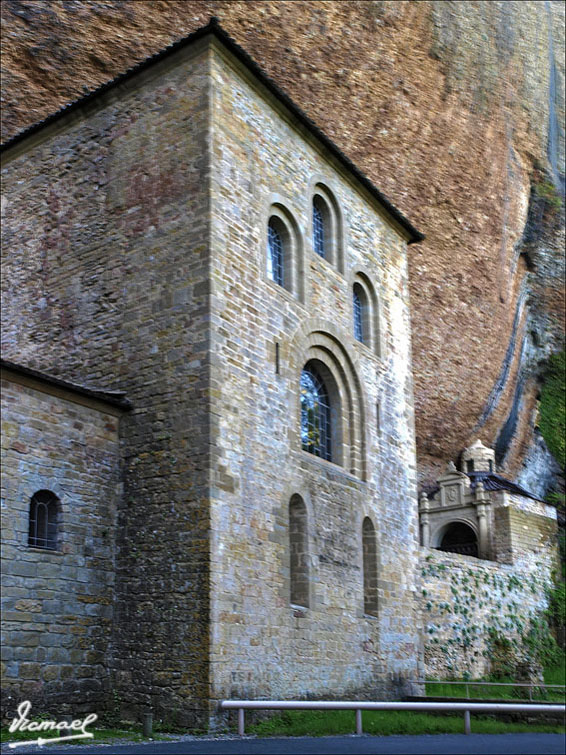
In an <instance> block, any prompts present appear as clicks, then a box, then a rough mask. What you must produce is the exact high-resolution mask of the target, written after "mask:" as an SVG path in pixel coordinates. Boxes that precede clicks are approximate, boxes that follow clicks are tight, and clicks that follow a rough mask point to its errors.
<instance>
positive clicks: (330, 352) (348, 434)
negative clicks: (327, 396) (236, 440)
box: [286, 319, 367, 480]
mask: <svg viewBox="0 0 566 755" xmlns="http://www.w3.org/2000/svg"><path fill="white" fill-rule="evenodd" d="M286 352H287V353H286V356H287V371H288V378H289V384H290V387H291V391H292V393H295V395H296V397H297V398H296V401H295V405H296V415H295V416H296V421H295V423H294V426H295V427H296V428H297V431H296V433H295V438H296V443H295V448H297V449H300V447H301V445H300V433H299V432H298V428H299V427H300V396H299V395H298V394H299V391H297V390H296V386H298V385H299V384H300V378H301V373H302V370H303V368H304V366H305V365H306V364H307V363H308V362H309V361H310V360H316V361H318V362H320V363H322V364H323V365H325V368H326V369H327V370H328V372H329V374H330V375H331V376H332V379H333V381H334V384H335V385H334V388H335V390H336V392H337V395H338V397H339V400H340V429H341V438H340V446H341V447H340V454H339V457H340V458H339V460H338V459H337V461H336V463H339V464H341V465H342V466H343V467H344V468H345V469H346V470H347V471H348V472H349V473H350V474H352V475H355V476H356V477H360V478H361V479H362V480H366V479H367V461H366V448H367V441H366V429H365V417H366V410H365V406H366V401H365V397H364V393H363V388H362V384H361V381H360V379H359V369H358V362H357V360H356V359H355V358H353V357H352V356H351V355H350V353H349V352H348V350H347V349H346V347H345V346H344V344H343V343H342V341H341V339H340V338H339V336H338V333H337V332H336V329H335V328H334V326H333V325H332V324H330V323H328V322H326V321H322V320H317V319H313V320H311V321H310V322H308V323H305V324H304V325H303V326H301V327H300V328H299V329H298V330H297V332H296V333H295V335H294V336H293V338H292V339H291V341H290V342H289V344H288V346H287V349H286Z"/></svg>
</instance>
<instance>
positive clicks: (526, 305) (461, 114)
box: [2, 0, 565, 492]
mask: <svg viewBox="0 0 566 755" xmlns="http://www.w3.org/2000/svg"><path fill="white" fill-rule="evenodd" d="M564 7H565V6H564V5H563V4H562V3H561V2H559V1H552V2H544V3H542V2H529V1H525V0H517V1H514V0H504V1H503V2H495V1H493V2H492V1H489V2H474V3H471V2H398V1H395V2H383V1H381V0H374V1H373V2H370V1H365V2H345V0H341V1H340V2H324V1H319V2H310V1H309V0H306V1H304V2H301V3H295V2H239V1H232V2H191V1H183V2H177V1H171V2H157V1H155V0H154V1H152V2H141V1H138V2H102V1H101V2H98V1H94V0H93V1H92V2H87V1H84V2H73V1H70V2H61V3H47V2H40V1H39V0H4V2H3V3H2V15H3V23H4V24H5V26H4V32H3V48H4V52H3V58H2V67H3V70H2V80H3V87H4V94H3V98H4V99H3V119H4V131H3V138H4V139H7V138H9V137H10V136H11V135H13V134H15V133H17V132H18V131H19V130H21V129H22V128H25V127H26V126H28V125H30V124H31V123H34V122H35V121H37V120H39V119H41V118H44V117H45V116H47V115H48V114H50V113H51V112H53V111H54V110H56V109H58V108H60V107H61V106H62V105H64V104H65V103H67V102H69V101H72V100H74V99H77V98H78V97H80V96H81V95H83V94H84V93H85V92H87V91H89V90H92V89H93V88H95V87H96V86H98V85H100V84H102V83H104V82H105V81H107V80H109V79H111V78H113V77H114V76H115V75H117V74H119V73H121V72H122V71H124V70H125V69H127V68H128V67H130V66H132V65H133V64H135V63H136V62H138V61H140V60H142V59H143V58H145V57H147V56H148V55H150V54H152V53H155V52H157V51H158V50H160V49H162V48H163V47H165V46H166V45H168V44H170V43H171V42H173V41H174V40H176V39H178V38H180V37H183V36H185V35H186V34H188V33H190V32H191V31H193V30H194V29H196V28H198V27H199V26H202V25H204V24H205V23H207V21H208V20H209V18H210V16H211V15H216V16H218V17H219V19H220V22H221V24H222V25H223V26H224V28H225V29H226V30H227V31H228V33H229V34H230V35H231V36H232V37H234V39H235V40H236V41H237V42H238V43H239V44H241V45H242V46H243V47H244V48H245V49H246V50H247V51H248V52H249V53H250V54H251V55H252V57H253V58H255V60H257V61H258V63H259V64H260V65H261V66H262V67H263V68H264V70H265V71H266V72H267V73H268V74H269V75H270V76H271V77H272V78H273V79H274V80H275V81H276V82H277V83H278V84H279V85H280V86H281V87H282V88H283V89H285V90H286V91H287V92H288V93H289V95H290V96H291V97H292V98H293V99H294V100H295V101H296V102H297V103H298V104H299V105H300V107H302V108H303V110H305V111H306V113H307V114H308V115H309V116H310V117H311V118H312V119H313V120H314V121H315V122H316V123H317V124H318V125H319V126H320V127H321V128H322V129H323V130H324V131H325V132H326V133H327V134H328V135H329V136H330V137H331V138H332V139H333V140H334V141H335V142H336V143H337V144H338V146H339V147H340V148H341V149H342V150H343V151H344V152H345V153H346V154H347V155H348V156H349V157H351V158H352V159H353V160H354V162H356V163H357V164H358V165H359V166H360V167H361V168H362V170H364V171H365V172H366V173H367V175H368V176H369V177H370V178H371V179H372V181H373V182H374V183H375V184H376V185H377V186H378V187H379V188H380V189H381V190H382V191H383V192H384V193H385V194H386V196H388V197H389V198H390V199H391V200H392V201H393V202H394V203H395V204H396V205H397V206H398V207H399V208H400V209H401V210H402V211H403V212H404V213H406V214H407V216H408V217H409V218H410V219H411V220H412V221H413V222H414V223H415V225H416V226H417V227H418V228H419V229H420V230H422V231H423V232H424V233H425V234H426V236H427V239H426V241H425V242H424V243H422V244H420V245H417V246H412V247H410V249H411V251H410V265H411V268H410V273H411V297H412V310H413V316H412V319H413V360H414V372H415V394H416V395H415V399H416V410H417V442H418V450H419V465H420V473H421V478H422V481H423V482H424V483H426V482H428V481H431V480H432V479H434V477H435V474H436V473H437V472H438V471H439V470H440V468H441V467H442V466H443V463H444V462H445V460H446V459H450V458H454V457H455V456H457V455H458V453H459V451H460V450H461V449H462V448H463V447H464V446H465V445H468V444H469V443H470V442H471V441H472V440H474V439H475V437H478V436H479V437H481V438H482V440H483V441H484V443H486V444H491V445H495V447H496V448H497V451H498V460H499V462H500V464H501V467H502V469H503V471H504V472H505V473H507V474H510V475H511V476H515V477H517V476H519V477H521V476H522V477H523V478H524V479H527V478H528V479H534V480H538V481H539V482H540V485H541V487H540V488H539V490H537V491H536V492H542V488H543V487H544V482H543V481H542V482H541V472H542V470H544V469H546V468H547V467H548V463H547V457H546V455H545V454H546V452H545V449H544V447H541V443H540V439H537V438H536V437H535V436H534V426H535V422H536V420H535V417H536V401H537V394H538V390H539V388H538V383H537V375H538V373H539V371H540V363H541V361H542V360H543V359H544V358H546V357H547V356H548V354H549V353H550V352H551V351H552V350H555V349H556V348H558V346H559V343H560V341H561V338H562V334H563V332H564V307H563V275H564V271H563V257H562V248H563V244H564V215H563V207H564V205H563V201H562V199H561V197H562V198H563V191H564V167H563V166H564V131H563V129H562V128H561V124H562V123H563V117H564V110H563V108H564V101H563V93H564V58H563V56H562V55H561V54H560V51H561V50H563V46H564ZM525 463H526V467H525ZM533 465H534V467H533ZM533 469H534V472H533ZM538 470H541V471H540V472H539V471H538ZM533 484H534V483H533Z"/></svg>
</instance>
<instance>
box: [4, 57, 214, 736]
mask: <svg viewBox="0 0 566 755" xmlns="http://www.w3.org/2000/svg"><path fill="white" fill-rule="evenodd" d="M154 73H155V72H154ZM156 75H157V74H156ZM208 81H209V78H208V67H207V63H206V60H203V59H198V58H197V59H195V60H193V61H189V62H187V64H186V65H185V66H184V67H181V68H179V69H176V70H174V71H168V72H167V71H166V72H163V73H162V75H157V78H156V79H154V80H150V81H149V82H146V83H145V84H142V85H141V86H140V88H139V89H137V90H132V91H124V90H122V91H121V92H120V96H119V97H118V98H116V99H114V98H112V97H111V98H110V99H109V100H107V101H106V102H105V103H104V105H103V106H101V107H100V108H99V109H98V110H96V111H95V112H94V113H93V112H90V114H89V117H87V118H86V119H84V120H78V121H77V122H74V123H73V124H71V125H69V126H68V127H67V128H66V129H65V130H64V131H62V132H60V133H57V134H55V135H52V137H51V138H50V139H49V140H48V141H44V142H41V143H39V144H37V145H36V146H35V147H34V148H33V149H32V150H31V152H28V153H26V154H24V155H20V156H17V157H13V159H12V160H10V161H8V163H7V165H6V166H5V167H4V169H3V185H4V189H5V192H6V196H7V198H8V201H7V202H6V203H5V206H4V216H3V224H2V226H3V231H4V232H5V238H4V242H3V245H2V252H3V254H4V260H3V264H4V265H5V267H4V272H3V277H2V285H3V297H4V305H3V327H4V337H3V345H4V349H5V352H4V353H5V356H6V357H7V358H9V359H12V360H13V361H17V362H21V363H24V364H25V365H27V366H30V367H35V368H37V369H39V370H44V371H46V372H47V373H51V374H58V375H60V376H61V377H64V378H66V379H68V380H75V381H76V382H78V383H81V384H87V385H90V386H93V385H94V386H95V387H104V388H116V389H120V390H122V391H124V392H125V393H126V394H127V396H128V398H129V399H130V400H131V401H132V403H133V406H134V409H133V411H132V412H131V413H130V414H128V416H127V417H126V418H125V419H124V422H123V425H122V427H121V430H122V431H123V434H122V438H123V448H122V452H123V459H124V466H123V474H124V496H123V498H122V501H121V506H120V511H119V514H118V526H119V539H118V558H117V587H118V590H117V595H116V612H115V644H116V654H115V671H116V683H117V686H116V689H117V695H118V697H117V700H115V701H114V704H116V703H117V704H120V703H122V704H124V707H123V709H122V713H123V715H124V716H125V717H128V716H130V715H131V716H132V717H134V716H135V715H136V711H135V710H134V708H135V707H136V706H146V707H147V706H152V707H153V709H154V711H155V714H156V715H158V716H160V717H162V716H169V717H170V716H172V715H173V713H174V711H176V710H182V711H183V714H182V716H184V718H183V717H180V718H179V720H178V723H187V722H188V721H189V720H192V721H195V720H197V719H198V716H199V715H201V713H203V714H204V715H205V716H206V711H202V709H201V705H202V703H201V701H202V700H204V699H206V696H207V692H208V688H207V679H208V671H207V668H208V624H207V619H208V576H207V575H208V543H207V539H206V533H207V532H208V510H207V495H206V493H207V483H208V478H207V473H206V464H207V462H206V459H207V454H208V413H207V389H208V328H209V323H208V319H207V317H206V314H207V311H208V309H207V301H208V283H207V281H208V274H209V263H208V191H207V180H208V179H207V172H208V149H207V135H208V112H209V111H208ZM172 636H173V637H175V638H176V643H175V644H173V645H172V644H171V637H172ZM173 669H174V670H173ZM126 701H127V702H128V704H129V707H128V706H126V705H125V703H126ZM172 712H173V713H172Z"/></svg>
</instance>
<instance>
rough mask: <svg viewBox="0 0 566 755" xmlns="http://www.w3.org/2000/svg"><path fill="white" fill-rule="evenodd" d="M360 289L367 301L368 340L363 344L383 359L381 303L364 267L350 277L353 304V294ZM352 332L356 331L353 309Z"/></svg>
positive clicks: (354, 270)
mask: <svg viewBox="0 0 566 755" xmlns="http://www.w3.org/2000/svg"><path fill="white" fill-rule="evenodd" d="M356 287H359V288H360V289H361V290H362V292H363V297H364V299H365V305H366V312H365V313H364V325H365V328H366V331H367V338H364V339H362V341H361V342H362V343H363V344H364V345H365V346H367V347H368V348H369V349H370V350H371V351H372V352H373V353H374V354H375V356H377V357H378V358H380V359H381V358H383V338H382V332H383V325H382V313H381V302H380V298H379V295H378V293H377V291H376V287H375V284H374V282H373V280H372V277H371V276H370V274H369V273H368V272H367V271H366V270H365V269H364V268H362V267H355V268H354V269H353V270H352V271H351V272H350V276H349V289H350V300H351V301H352V302H353V292H354V290H355V289H356ZM351 322H352V332H353V330H354V327H353V322H354V312H353V307H352V318H351Z"/></svg>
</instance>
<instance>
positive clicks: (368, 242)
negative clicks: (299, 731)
mask: <svg viewBox="0 0 566 755" xmlns="http://www.w3.org/2000/svg"><path fill="white" fill-rule="evenodd" d="M234 65H236V64H234ZM213 79H214V94H213V103H214V110H213V124H214V125H213V183H212V215H213V218H214V225H213V237H212V244H213V246H212V259H213V264H212V281H211V286H212V290H211V293H212V318H213V322H214V324H215V327H214V333H213V344H212V351H213V364H212V373H211V375H212V387H213V390H212V395H213V429H212V432H213V436H212V437H213V439H214V455H213V460H212V464H213V467H212V481H213V488H212V502H211V507H212V508H211V515H212V524H211V530H212V546H211V548H212V552H211V559H212V566H211V594H212V596H213V597H212V607H211V610H212V630H211V683H212V697H213V698H214V699H221V698H223V697H238V696H243V697H258V696H270V697H275V698H278V697H283V698H293V697H312V696H314V697H328V696H337V697H338V696H348V695H354V696H355V695H370V696H375V695H379V696H383V695H390V694H399V693H400V691H401V690H402V689H403V684H404V681H405V680H407V679H412V678H414V677H415V676H416V675H417V673H418V671H417V668H418V647H419V642H418V614H417V612H416V602H415V599H414V597H415V596H414V589H415V588H414V573H415V572H414V568H415V565H416V558H417V553H416V543H417V507H416V490H415V482H416V469H415V444H414V433H413V403H412V382H411V368H410V331H409V307H408V284H407V259H406V244H405V242H404V240H403V238H402V237H401V236H400V235H398V233H397V232H396V231H395V230H394V229H393V228H392V226H391V225H390V224H389V223H388V221H387V220H386V219H385V218H384V217H383V215H382V214H380V211H379V210H378V209H377V208H376V206H375V204H374V200H372V199H371V198H369V197H368V196H367V195H366V194H365V193H363V192H361V193H360V190H359V189H356V187H355V186H354V185H352V183H350V182H349V180H348V178H347V176H345V175H344V173H343V172H342V171H341V170H339V169H337V167H336V166H335V165H333V164H332V162H330V161H329V158H328V155H327V154H325V153H324V151H323V150H322V148H321V147H320V146H318V147H317V146H316V144H315V143H314V142H313V141H312V138H311V139H310V140H309V138H308V135H305V133H304V130H303V131H299V130H297V129H296V128H295V127H293V125H292V123H291V122H290V120H289V116H286V115H285V114H284V113H282V112H281V109H280V106H278V105H276V103H275V102H274V101H273V99H272V98H270V97H269V96H267V95H264V94H262V92H261V91H259V90H258V87H257V86H251V85H250V83H249V81H247V80H245V77H244V78H242V74H241V72H240V71H239V70H238V68H237V66H236V68H234V67H233V65H232V64H231V63H230V61H229V60H228V59H227V58H225V57H224V56H222V55H220V54H218V55H216V56H215V57H214V60H213ZM317 182H322V183H323V184H324V185H325V186H327V187H328V188H329V189H330V191H331V192H332V193H333V195H334V196H335V198H336V200H337V202H338V205H339V207H340V212H341V214H342V217H343V222H344V252H345V271H344V274H341V273H340V272H339V270H338V269H337V266H336V265H331V264H330V263H329V262H327V261H326V260H324V259H321V258H320V257H318V256H317V255H316V254H315V253H314V251H313V246H312V233H311V225H312V220H311V203H312V192H313V189H314V186H315V183H317ZM273 203H278V204H279V206H280V207H283V208H285V211H286V212H288V213H290V215H291V216H292V218H293V219H294V222H295V223H296V234H297V239H298V242H297V245H298V247H299V248H302V249H303V251H304V272H303V275H302V276H299V277H300V278H301V280H302V282H303V284H304V291H305V297H304V302H301V301H300V300H299V297H298V296H297V295H296V294H293V293H290V292H289V291H287V290H286V289H284V288H282V287H281V286H279V285H277V284H275V283H273V282H272V281H270V280H269V279H268V278H267V274H266V248H267V238H266V236H267V224H268V220H269V216H270V206H271V205H272V204H273ZM359 270H361V271H363V272H364V273H365V274H366V275H367V277H368V278H369V280H370V281H371V284H372V285H373V286H374V287H375V290H376V292H377V294H378V297H379V301H380V315H381V331H382V355H383V356H382V358H381V359H379V358H377V357H376V355H375V351H372V350H370V349H369V348H368V347H367V346H365V345H363V344H361V343H359V342H357V341H356V340H355V339H354V337H353V324H352V322H353V319H352V318H353V315H352V285H353V280H354V274H355V272H356V271H359ZM277 347H279V352H278V353H279V371H277V360H276V348H277ZM313 355H317V358H319V359H321V360H323V361H324V362H325V363H327V364H331V363H334V361H335V362H340V364H342V365H343V370H344V373H347V377H346V378H345V383H346V385H347V388H346V389H345V390H344V395H343V396H342V401H346V400H347V396H346V393H347V391H350V392H351V394H352V395H353V396H356V395H358V394H359V396H360V398H361V400H360V406H361V408H359V410H358V409H357V410H356V412H357V414H356V416H357V419H356V418H354V419H351V422H350V427H352V426H353V425H355V423H356V422H357V421H358V420H359V424H360V426H361V428H362V430H361V435H362V438H363V440H359V443H358V445H357V454H358V457H357V458H358V459H360V458H361V457H362V456H363V457H364V458H363V464H362V465H361V466H363V467H364V471H363V472H357V473H351V472H350V470H349V467H348V466H347V465H344V464H343V465H339V464H334V463H332V462H328V461H325V460H322V459H319V458H317V457H314V456H313V455H311V454H309V453H306V452H304V451H302V450H301V445H300V432H299V426H300V419H299V402H300V397H299V380H300V375H301V371H302V369H303V367H304V365H305V363H306V361H307V360H308V359H309V358H311V357H312V356H313ZM355 376H357V378H358V380H359V385H358V386H356V379H355ZM378 402H379V404H380V418H379V419H378V411H377V404H378ZM354 403H355V400H354ZM378 423H380V426H381V428H380V427H378ZM343 432H344V433H346V432H347V428H343ZM361 446H363V447H364V449H363V451H362V449H361ZM360 463H361V462H360ZM295 494H296V495H299V496H300V497H301V498H302V500H303V501H304V503H305V506H306V509H307V522H308V525H307V529H308V532H307V540H308V568H309V572H310V574H309V577H310V603H309V606H308V607H307V608H304V609H301V608H297V607H296V606H292V605H290V582H289V570H290V557H289V548H290V544H289V502H290V499H291V497H292V496H293V495H295ZM364 516H369V517H370V518H371V519H372V521H373V524H374V527H375V528H376V530H377V538H378V549H377V550H378V598H379V606H378V616H377V617H374V616H367V615H364V600H363V573H362V520H363V518H364Z"/></svg>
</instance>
